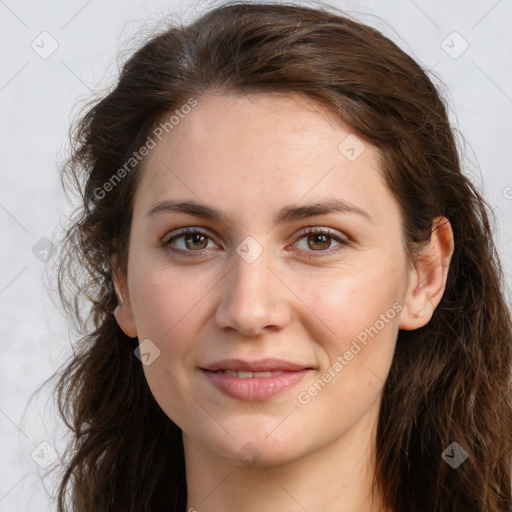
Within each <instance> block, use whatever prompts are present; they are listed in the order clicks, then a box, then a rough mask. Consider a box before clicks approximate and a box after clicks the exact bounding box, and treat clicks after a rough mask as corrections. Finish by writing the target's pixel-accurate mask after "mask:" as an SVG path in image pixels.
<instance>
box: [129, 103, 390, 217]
mask: <svg viewBox="0 0 512 512" xmlns="http://www.w3.org/2000/svg"><path fill="white" fill-rule="evenodd" d="M347 148H348V149H349V150H352V152H351V153H350V152H349V153H347V152H346V151H347ZM354 154H355V156H356V158H353V156H354ZM141 172H142V179H141V180H140V184H139V188H138V190H137V193H136V201H135V208H136V209H140V208H142V207H144V208H146V209H147V208H149V207H150V203H156V202H158V201H163V200H166V199H169V198H174V199H177V198H179V199H185V198H190V199H195V200H198V201H203V202H206V203H209V204H212V203H215V204H216V206H218V207H219V208H223V209H226V210H229V209H230V208H232V209H233V211H238V213H237V214H238V215H247V216H251V215H254V213H255V211H256V210H257V209H258V208H257V206H258V205H259V206H260V208H259V210H260V212H261V211H262V210H265V211H268V209H269V208H271V207H272V206H276V207H277V205H281V204H284V203H286V204H289V203H297V202H298V201H300V200H301V198H305V199H318V198H321V197H322V196H325V195H329V196H332V195H333V194H339V195H340V196H342V197H343V199H345V200H347V201H349V202H352V203H356V204H358V205H359V206H361V207H362V208H365V209H373V210H377V211H375V213H376V214H378V210H379V207H380V208H381V209H386V208H387V207H389V201H390V200H391V196H390V195H389V193H388V192H387V189H386V187H385V185H384V181H383V179H382V174H381V172H380V170H379V167H378V152H377V150H376V148H374V147H373V146H371V145H369V144H367V143H364V142H363V141H362V140H360V139H359V138H357V137H356V135H355V134H354V133H353V130H351V128H350V127H349V126H347V125H345V124H344V123H342V122H341V120H340V119H338V118H337V117H336V116H335V115H334V114H333V113H332V112H329V111H328V110H326V109H325V108H323V107H322V106H321V105H320V104H318V103H316V102H314V101H312V100H311V99H308V98H306V97H303V96H300V95H294V94H290V95H282V94H258V95H248V96H217V95H210V96H205V97H202V98H201V99H200V100H199V101H198V105H197V106H196V107H194V108H193V109H192V110H191V111H190V112H189V113H188V114H187V115H184V116H183V117H182V118H181V119H180V121H179V123H178V124H176V125H174V126H173V128H172V130H169V132H168V133H166V134H164V135H163V137H162V140H161V141H160V142H158V143H157V145H156V147H155V148H154V149H153V150H152V151H151V152H150V154H149V155H148V156H147V158H146V160H145V162H144V164H143V167H142V169H141Z"/></svg>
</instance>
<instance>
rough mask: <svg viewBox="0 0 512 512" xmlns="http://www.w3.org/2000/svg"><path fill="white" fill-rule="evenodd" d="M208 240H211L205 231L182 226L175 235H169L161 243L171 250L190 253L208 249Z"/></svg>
mask: <svg viewBox="0 0 512 512" xmlns="http://www.w3.org/2000/svg"><path fill="white" fill-rule="evenodd" d="M209 242H212V240H211V237H210V236H209V234H208V233H207V232H205V231H202V230H200V229H197V228H194V229H189V228H184V229H181V230H179V231H178V234H176V235H175V236H171V237H170V238H169V239H168V241H167V242H163V245H164V246H165V247H167V248H168V249H170V250H172V251H173V252H176V253H181V254H184V255H186V254H187V253H188V255H191V253H201V251H203V250H205V249H208V244H209ZM212 243H213V242H212ZM210 247H211V246H210ZM202 254H204V253H202Z"/></svg>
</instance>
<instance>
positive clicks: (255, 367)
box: [202, 358, 310, 372]
mask: <svg viewBox="0 0 512 512" xmlns="http://www.w3.org/2000/svg"><path fill="white" fill-rule="evenodd" d="M202 369H203V370H210V371H217V370H242V371H247V372H276V371H288V372H298V371H300V370H308V369H310V367H309V366H307V365H304V364H298V363H292V362H290V361H285V360H284V359H275V358H266V359H258V360H255V361H244V360H243V359H222V360H220V361H216V362H214V363H212V364H209V365H207V366H205V367H204V368H202Z"/></svg>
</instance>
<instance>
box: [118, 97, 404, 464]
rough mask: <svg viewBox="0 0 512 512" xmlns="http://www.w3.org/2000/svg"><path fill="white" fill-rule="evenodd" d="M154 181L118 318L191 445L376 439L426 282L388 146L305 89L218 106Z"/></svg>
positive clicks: (311, 444)
mask: <svg viewBox="0 0 512 512" xmlns="http://www.w3.org/2000/svg"><path fill="white" fill-rule="evenodd" d="M347 137H348V138H347ZM141 172H142V175H141V180H140V184H139V186H138V189H137V191H136V195H135V201H134V210H133V218H132V228H131V237H130V244H129V258H128V267H127V273H126V276H124V277H123V278H121V279H120V280H119V281H118V293H119V294H122V295H123V305H122V306H121V309H120V310H119V311H118V314H117V318H118V321H119V324H120V325H121V327H122V328H123V330H124V331H125V332H126V333H127V334H129V335H130V336H138V339H139V343H144V345H143V346H142V347H141V351H142V352H143V353H144V354H146V356H145V364H144V372H145V375H146V378H147V382H148V384H149V386H150V388H151V391H152V393H153V395H154V397H155V399H156V400H157V402H158V403H159V405H160V407H161V408H162V409H163V411H164V412H165V413H166V414H167V415H168V416H169V418H171V419H172V420H173V421H174V422H175V423H176V424H177V425H178V426H179V427H180V428H181V429H182V430H183V433H184V439H185V440H186V442H190V443H193V444H195V445H197V446H200V447H201V449H202V450H204V451H205V452H207V453H209V454H210V455H211V456H213V457H217V458H218V459H219V460H222V461H224V462H231V463H233V464H238V465H242V464H244V463H245V462H244V458H245V455H246V452H247V453H248V455H249V457H252V458H253V459H255V458H256V459H258V460H259V462H258V463H259V464H260V465H267V466H272V465H276V464H282V463H285V462H289V461H292V460H296V459H300V458H301V457H304V456H306V455H308V454H311V453H313V452H315V451H318V450H321V449H323V448H327V447H329V446H331V445H334V444H336V443H341V442H343V440H345V441H346V440H348V439H351V436H352V440H353V439H354V434H353V433H354V432H359V433H360V432H361V431H362V430H361V429H363V430H365V431H367V430H368V429H369V428H370V426H371V425H373V424H374V421H375V419H376V417H377V414H378V410H379V405H380V399H381V394H382V389H383V385H384V381H385V379H386V376H387V374H388V371H389V368H390V365H391V361H392V357H393V352H394V349H395V343H396V338H397V333H398V330H399V328H400V327H403V325H401V323H404V322H405V320H404V311H405V310H404V308H403V302H404V300H405V299H406V296H407V294H408V293H409V291H408V284H409V281H410V279H409V277H410V270H409V267H408V265H407V262H406V259H405V251H404V244H403V241H402V231H401V218H400V212H399V209H398V205H397V203H396V201H395V200H394V198H393V197H392V195H391V193H390V192H389V191H388V189H387V188H386V186H385V184H384V181H383V177H382V174H381V171H380V169H379V165H378V152H377V150H376V149H375V148H374V147H372V146H371V145H370V144H368V143H364V144H363V142H362V141H361V140H360V139H358V138H356V136H355V134H354V133H353V132H351V130H350V128H349V127H347V126H345V125H344V124H342V123H341V122H340V121H339V120H337V119H335V118H334V117H333V116H332V115H331V114H330V113H328V112H326V111H325V110H324V109H322V107H321V106H319V105H316V104H314V103H313V102H312V101H311V100H306V99H304V98H301V97H300V96H294V95H287V96H282V95H277V94H261V95H250V96H244V97H242V96H240V97H238V96H237V97H235V96H213V95H212V96H206V97H203V98H201V99H200V101H199V103H198V105H197V106H196V107H195V108H194V109H192V111H191V112H190V113H189V114H188V115H186V116H184V118H183V119H181V120H180V121H179V124H177V125H175V126H174V128H173V129H172V131H169V133H168V134H166V135H165V136H164V137H163V139H162V141H161V142H159V143H158V145H157V146H156V147H155V148H154V149H153V150H152V152H151V153H150V154H149V156H148V157H147V158H146V161H145V164H144V168H143V169H142V170H141ZM226 360H229V361H227V362H226ZM265 360H266V361H265ZM269 360H272V361H269ZM251 368H252V369H253V370H255V371H258V372H263V373H256V374H251V373H247V372H248V371H249V370H250V369H251ZM237 369H238V370H240V371H241V373H235V372H234V371H227V372H224V371H222V370H237ZM219 370H220V371H219ZM269 371H270V372H271V373H270V376H269V373H268V372H269ZM280 371H282V373H279V372H280ZM358 435H359V434H358ZM247 443H251V444H250V445H248V444H247ZM244 450H245V451H244Z"/></svg>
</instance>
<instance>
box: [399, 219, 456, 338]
mask: <svg viewBox="0 0 512 512" xmlns="http://www.w3.org/2000/svg"><path fill="white" fill-rule="evenodd" d="M453 249H454V240H453V231H452V228H451V225H450V222H449V221H448V219H446V217H436V218H435V219H434V221H433V230H432V234H431V236H430V242H429V244H428V245H427V247H426V248H425V250H424V251H423V252H422V254H421V255H420V256H418V258H417V260H416V263H415V265H414V269H413V270H412V271H411V276H410V280H409V289H408V291H407V294H406V297H405V299H404V304H403V306H404V307H403V309H402V311H401V314H400V321H399V327H400V329H403V330H414V329H419V328H420V327H423V326H424V325H426V324H427V323H428V322H429V321H430V319H431V318H432V315H433V314H434V310H435V309H436V307H437V306H438V304H439V302H440V301H441V298H442V296H443V293H444V290H445V287H446V280H447V277H448V269H449V266H450V261H451V257H452V255H453Z"/></svg>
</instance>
